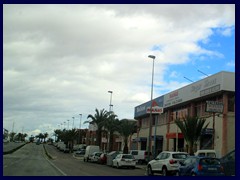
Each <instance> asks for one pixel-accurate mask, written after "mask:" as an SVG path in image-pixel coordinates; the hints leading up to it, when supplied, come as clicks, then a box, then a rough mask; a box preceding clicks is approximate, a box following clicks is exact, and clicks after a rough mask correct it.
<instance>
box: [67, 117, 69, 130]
mask: <svg viewBox="0 0 240 180" xmlns="http://www.w3.org/2000/svg"><path fill="white" fill-rule="evenodd" d="M67 121H68V130H69V119H68V120H67Z"/></svg>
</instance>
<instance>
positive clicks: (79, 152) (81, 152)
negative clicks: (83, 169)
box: [75, 149, 85, 156]
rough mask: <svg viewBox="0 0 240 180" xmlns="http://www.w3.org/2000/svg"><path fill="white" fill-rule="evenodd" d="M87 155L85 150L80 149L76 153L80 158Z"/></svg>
mask: <svg viewBox="0 0 240 180" xmlns="http://www.w3.org/2000/svg"><path fill="white" fill-rule="evenodd" d="M84 154H85V149H79V150H77V151H76V152H75V155H79V156H84Z"/></svg>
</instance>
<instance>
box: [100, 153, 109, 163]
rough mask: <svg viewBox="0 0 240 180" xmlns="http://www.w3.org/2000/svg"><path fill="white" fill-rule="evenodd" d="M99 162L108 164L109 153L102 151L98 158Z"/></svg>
mask: <svg viewBox="0 0 240 180" xmlns="http://www.w3.org/2000/svg"><path fill="white" fill-rule="evenodd" d="M98 163H99V164H107V154H106V153H102V154H101V155H100V157H99V159H98Z"/></svg>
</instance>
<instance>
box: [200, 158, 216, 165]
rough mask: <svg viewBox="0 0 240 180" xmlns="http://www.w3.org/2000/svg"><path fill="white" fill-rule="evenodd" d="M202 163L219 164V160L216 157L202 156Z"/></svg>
mask: <svg viewBox="0 0 240 180" xmlns="http://www.w3.org/2000/svg"><path fill="white" fill-rule="evenodd" d="M200 164H202V165H219V164H220V161H219V160H218V159H212V158H204V159H201V160H200Z"/></svg>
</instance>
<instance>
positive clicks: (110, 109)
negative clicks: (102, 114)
mask: <svg viewBox="0 0 240 180" xmlns="http://www.w3.org/2000/svg"><path fill="white" fill-rule="evenodd" d="M108 93H110V94H111V96H110V104H109V112H111V111H112V108H111V107H112V106H113V105H112V93H113V92H112V91H108Z"/></svg>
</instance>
